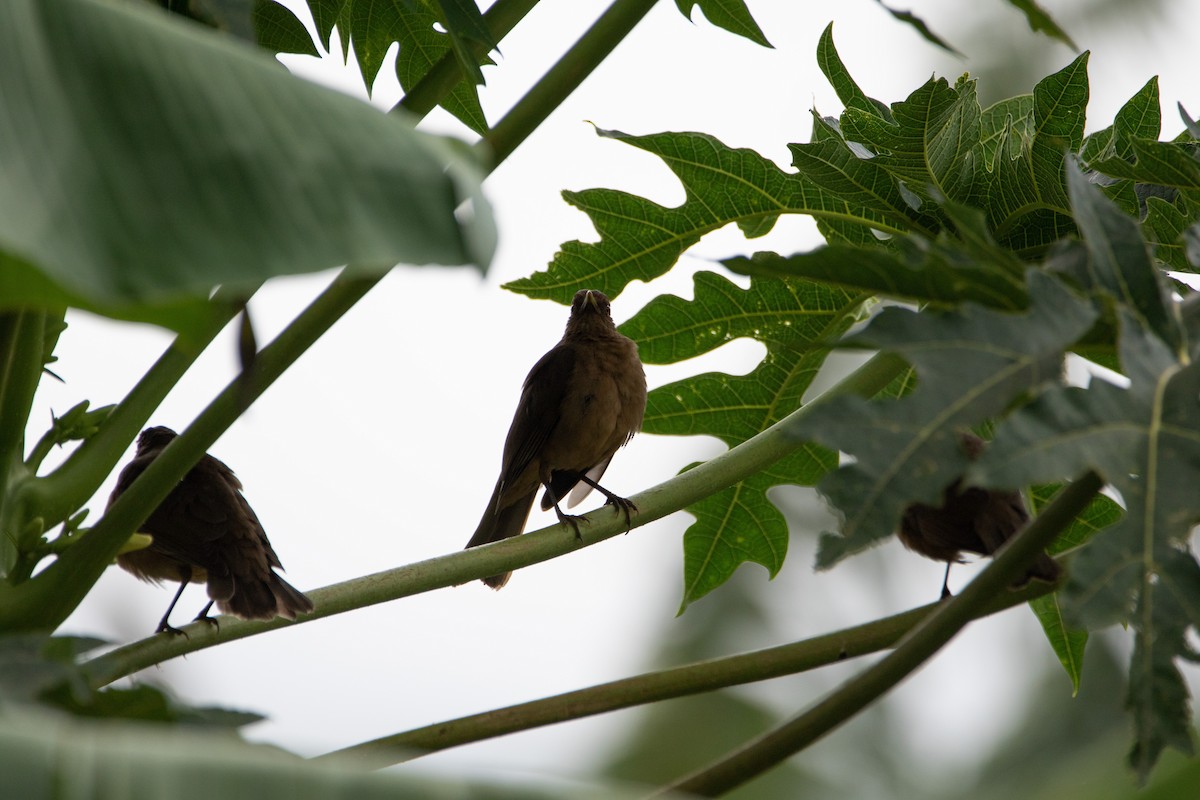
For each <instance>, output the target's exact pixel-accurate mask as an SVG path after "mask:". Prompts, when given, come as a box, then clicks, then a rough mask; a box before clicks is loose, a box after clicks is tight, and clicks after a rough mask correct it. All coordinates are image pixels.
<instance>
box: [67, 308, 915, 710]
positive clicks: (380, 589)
mask: <svg viewBox="0 0 1200 800" xmlns="http://www.w3.org/2000/svg"><path fill="white" fill-rule="evenodd" d="M285 333H286V331H285ZM281 337H282V334H281ZM263 352H264V354H265V353H266V351H265V350H264V351H263ZM259 358H260V361H261V360H262V358H263V355H260V356H259ZM906 368H907V365H906V364H905V363H904V362H903V361H902V360H901V359H899V358H897V357H896V356H894V355H890V354H883V353H880V354H877V355H876V356H874V357H873V358H871V359H870V360H869V361H868V362H867V363H866V364H864V365H863V366H861V367H859V368H858V369H857V370H855V371H854V372H853V373H852V374H850V375H849V376H847V377H846V378H845V379H843V380H842V381H840V382H839V383H837V384H836V385H834V386H832V387H830V389H829V390H827V391H826V392H825V393H824V394H822V395H821V396H820V397H818V398H817V399H815V400H813V401H812V402H811V403H809V404H808V405H806V406H804V407H803V408H801V409H798V410H797V411H795V412H793V413H792V414H790V415H789V416H787V417H785V418H784V419H782V420H780V421H779V422H778V423H776V424H775V425H773V426H771V427H770V428H768V429H767V430H765V431H763V432H762V433H760V434H758V435H757V436H755V437H753V438H751V439H748V440H747V441H745V442H743V443H742V444H740V445H738V446H737V447H734V448H732V449H731V450H729V451H727V452H725V453H722V454H721V455H719V456H717V457H716V458H713V459H711V460H710V461H707V462H705V463H704V464H701V465H700V466H698V467H696V468H695V469H691V470H688V471H687V472H684V473H683V474H681V475H677V476H675V477H674V478H672V479H670V480H668V481H666V482H664V483H662V484H659V485H658V486H655V487H653V488H651V489H648V490H646V491H645V492H642V493H640V494H638V495H635V496H634V497H633V498H631V499H632V500H634V501H635V502H636V503H637V506H638V509H639V510H638V514H637V515H636V517H635V518H634V527H640V526H642V525H646V524H647V523H650V522H653V521H654V520H656V519H660V518H661V517H665V516H667V515H668V514H673V513H674V512H676V511H678V510H680V509H682V508H685V507H687V506H689V505H691V504H692V503H695V502H696V501H698V500H700V499H702V498H704V497H707V496H709V495H710V494H712V493H713V492H716V491H719V490H720V489H724V488H725V487H728V486H732V485H734V484H735V483H737V482H739V481H741V480H743V479H744V478H746V477H747V476H750V475H753V474H755V473H757V472H760V471H761V470H763V469H765V468H766V467H767V466H769V465H771V464H773V463H775V462H776V461H778V460H779V459H781V458H783V457H784V456H786V455H788V454H790V453H792V452H793V451H795V450H796V449H798V448H800V447H803V446H805V442H804V441H802V440H800V439H797V438H796V437H794V436H792V435H790V434H789V433H788V430H787V429H788V427H789V426H790V425H791V424H792V423H793V422H794V421H795V420H797V419H800V418H802V417H803V416H804V415H805V414H807V413H808V411H807V409H809V408H811V407H813V406H815V405H819V404H820V403H822V402H825V401H827V400H828V399H830V398H833V397H838V396H840V395H844V394H859V395H862V396H865V397H870V396H872V395H874V394H876V393H877V392H878V391H879V390H880V389H882V388H883V387H885V386H887V385H888V383H890V382H891V381H892V379H893V378H895V377H896V376H897V375H899V374H900V373H901V372H902V371H903V370H904V369H906ZM205 413H206V414H207V413H208V412H207V411H206V412H205ZM202 416H203V415H202ZM199 421H200V420H197V423H199ZM185 435H186V434H185ZM183 438H184V437H182V436H181V437H180V440H182V439H183ZM214 438H215V437H214ZM177 441H179V440H177ZM167 452H170V451H167ZM166 457H167V453H164V454H163V456H161V457H160V458H159V459H158V461H162V460H163V459H165V458H166ZM197 457H198V456H197ZM155 463H156V464H157V463H158V462H157V461H156V462H155ZM151 469H153V467H151ZM149 474H150V469H147V470H146V472H145V475H149ZM180 474H182V473H180ZM142 480H146V478H145V477H144V476H143V477H142V478H141V479H139V482H140V481H142ZM135 485H136V484H135ZM132 491H133V490H132V489H130V492H132ZM126 494H129V492H126ZM124 497H125V495H122V498H124ZM116 509H117V505H116V504H114V505H113V508H112V510H113V511H115V510H116ZM106 516H107V515H106ZM587 516H588V517H589V519H592V520H593V521H592V524H590V525H588V526H586V527H583V528H582V531H583V542H582V543H581V542H579V541H578V540H576V538H575V536H574V535H573V534H572V533H571V532H570V531H567V530H565V529H564V528H563V527H562V526H561V525H558V524H554V525H551V526H549V527H547V528H543V529H541V530H539V531H534V532H532V533H527V534H525V535H524V536H517V537H514V538H512V539H506V540H504V541H502V542H496V543H495V544H490V545H486V546H484V547H475V548H471V549H470V550H464V551H461V552H456V553H451V554H450V555H444V556H438V557H437V558H431V559H427V560H425V561H418V562H416V563H413V564H408V565H406V566H403V567H397V568H396V569H391V570H387V571H385V572H378V573H375V574H373V575H366V576H363V577H361V578H355V579H354V580H350V581H346V582H344V583H339V584H335V585H333V586H328V587H325V588H323V589H317V590H314V591H312V592H308V596H309V597H310V598H311V599H312V601H313V604H314V605H315V606H316V608H315V609H314V611H313V612H312V613H311V614H306V615H305V616H303V617H301V618H300V619H298V620H296V621H294V622H293V621H291V620H286V619H283V618H276V619H274V620H271V621H265V622H264V621H259V620H240V619H236V618H233V617H221V623H220V627H219V628H213V627H212V626H209V625H205V624H203V623H196V624H193V625H190V626H187V627H186V628H185V629H184V630H186V631H187V633H188V636H187V637H186V638H185V637H182V636H151V637H150V638H148V639H143V640H141V641H138V642H133V643H131V644H128V645H125V646H124V647H120V648H117V649H116V650H113V651H111V652H109V653H106V654H105V655H103V656H100V657H98V658H96V659H94V660H92V661H91V662H89V664H88V671H89V674H90V679H91V682H92V683H93V685H95V686H104V685H106V684H108V683H111V682H112V681H114V680H116V679H118V678H121V677H124V676H126V675H130V674H132V673H134V672H137V671H138V670H140V669H144V668H146V667H148V666H150V665H152V664H157V663H160V662H162V661H165V660H167V659H170V658H174V657H176V656H181V655H186V654H187V653H192V652H196V651H197V650H203V649H205V648H208V647H212V646H213V645H216V644H220V643H221V642H227V641H233V640H235V639H241V638H244V637H246V636H251V635H254V634H257V633H262V632H264V631H269V630H276V629H278V628H284V627H288V626H290V625H300V624H304V623H307V622H311V621H313V620H317V619H322V618H324V617H328V616H332V615H334V614H341V613H344V612H346V611H352V610H354V609H358V608H365V607H366V606H370V605H375V604H377V603H385V602H388V601H390V600H397V599H399V598H401V597H408V596H411V595H414V594H421V593H423V592H428V591H432V590H434V589H442V588H445V587H447V586H456V585H458V584H461V583H466V582H468V581H471V580H477V579H479V578H482V577H484V576H487V575H497V574H499V573H502V572H508V571H510V570H514V569H519V568H521V567H527V566H529V565H530V564H537V563H540V562H542V561H548V560H549V559H552V558H555V557H557V556H561V555H563V554H565V553H569V552H572V551H574V550H576V549H578V548H579V547H580V546H586V545H592V544H596V543H597V542H601V541H604V540H605V539H610V538H612V537H614V536H617V535H619V534H622V533H624V532H625V525H624V520H623V519H622V518H620V517H619V516H618V515H616V514H613V513H612V512H611V511H610V510H608V509H607V508H601V509H599V510H598V511H594V512H592V513H591V514H589V515H587ZM97 527H99V526H97ZM94 531H95V529H93V532H94ZM72 549H74V548H72Z"/></svg>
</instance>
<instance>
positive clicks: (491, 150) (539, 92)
mask: <svg viewBox="0 0 1200 800" xmlns="http://www.w3.org/2000/svg"><path fill="white" fill-rule="evenodd" d="M655 2H656V0H614V2H613V4H612V5H611V6H609V7H608V10H607V11H605V12H604V13H603V14H602V15H601V16H600V18H599V19H598V20H596V22H595V24H593V25H592V27H590V28H588V30H587V32H585V33H584V34H583V36H581V37H579V41H577V42H575V44H574V45H572V46H571V49H570V50H568V51H567V52H566V53H565V54H563V57H562V58H560V59H559V60H558V62H557V63H555V65H554V66H553V67H551V68H550V69H549V71H548V72H547V73H546V74H545V75H543V76H542V78H541V80H539V81H538V82H537V83H536V84H534V86H533V88H531V89H530V90H529V91H528V92H527V93H526V94H525V96H524V97H522V98H521V99H520V100H519V101H517V104H516V105H515V106H513V107H512V109H511V110H510V111H509V112H508V113H507V114H505V115H504V117H503V119H501V120H500V121H499V122H497V123H496V124H495V125H494V126H492V129H491V130H490V131H488V133H487V135H486V136H484V138H483V140H482V141H481V142H480V143H479V146H480V147H481V148H482V149H484V150H485V151H486V152H487V154H488V156H487V157H488V159H489V160H490V164H491V167H492V168H493V169H495V167H496V165H498V164H499V163H500V162H502V161H504V159H506V158H508V157H509V156H510V155H512V152H513V151H514V150H516V149H517V147H519V146H520V144H521V142H523V141H525V139H526V138H527V137H528V136H529V134H531V133H533V132H534V131H535V130H537V128H538V126H539V125H541V124H542V123H543V122H545V120H546V117H548V116H550V114H551V113H552V112H553V111H554V110H555V109H556V108H558V107H559V106H560V105H562V102H563V101H564V100H566V99H567V97H568V96H569V95H570V94H571V92H573V91H575V89H577V88H578V87H579V84H581V83H583V81H584V79H585V78H587V76H588V75H591V74H592V71H593V70H594V69H595V68H596V67H597V66H599V64H600V62H601V61H603V60H604V59H605V58H607V57H608V54H609V53H611V52H612V51H613V49H614V48H615V47H616V46H617V45H618V44H620V43H621V42H622V41H623V40H624V39H625V37H626V36H628V35H629V32H630V31H632V30H633V28H634V26H636V25H637V24H638V22H640V21H641V19H642V17H644V16H646V14H647V13H649V11H650V9H651V8H653V7H654V3H655Z"/></svg>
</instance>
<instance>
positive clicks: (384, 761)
mask: <svg viewBox="0 0 1200 800" xmlns="http://www.w3.org/2000/svg"><path fill="white" fill-rule="evenodd" d="M1052 591H1054V587H1053V586H1050V585H1049V584H1045V583H1040V584H1030V585H1029V586H1027V587H1025V588H1024V589H1022V590H1021V591H1019V592H1002V593H1001V595H1000V596H999V597H997V598H996V599H995V602H994V603H992V604H991V605H989V606H988V607H986V608H984V609H982V610H980V612H979V616H981V617H982V616H986V615H989V614H993V613H996V612H998V611H1003V610H1004V609H1007V608H1011V607H1012V606H1015V605H1019V604H1021V603H1023V602H1026V601H1028V600H1032V599H1033V598H1035V597H1039V596H1041V595H1044V594H1049V593H1050V592H1052ZM937 607H938V604H937V603H932V604H930V605H927V606H922V607H920V608H914V609H912V610H910V611H905V612H903V613H901V614H895V615H893V616H890V617H886V618H884V619H879V620H875V621H874V622H869V623H866V624H865V625H858V626H856V627H853V628H846V629H845V630H841V631H836V632H834V633H829V634H825V635H824V636H818V637H815V638H812V639H806V640H804V641H799V642H793V643H791V644H785V645H781V646H779V647H770V648H767V649H764V650H756V651H754V652H750V653H740V654H738V655H735V656H727V657H724V658H716V659H712V660H709V661H702V662H699V663H695V664H688V665H686V666H682V667H673V668H671V669H664V670H659V671H657V672H649V673H646V674H643V675H636V676H634V677H631V678H624V679H622V680H617V681H612V682H610V683H603V684H600V685H598V686H591V687H588V688H586V689H578V690H576V691H572V692H566V693H564V694H559V695H555V696H553V697H547V698H543V699H541V700H534V701H532V702H528V703H520V704H518V705H513V706H508V707H506V708H500V709H496V710H494V711H487V712H484V713H482V714H472V715H471V716H467V717H460V718H458V719H453V720H447V721H446V722H439V723H437V724H434V725H427V726H425V727H422V728H415V729H413V730H411V731H405V732H404V733H398V734H396V735H394V736H385V737H382V738H379V739H375V740H372V741H369V742H363V743H362V744H358V745H354V746H353V747H347V748H345V749H343V750H338V751H336V752H333V753H328V754H326V755H324V756H320V757H319V758H318V760H323V759H340V758H346V759H352V760H353V763H354V764H356V765H358V766H361V767H365V768H367V769H378V768H381V767H386V766H391V765H392V764H397V763H399V762H401V761H407V760H409V759H411V758H415V757H417V756H420V755H424V754H426V753H430V752H436V751H438V750H444V749H446V748H449V747H457V746H458V745H463V744H469V743H471V742H478V741H481V740H484V739H490V738H493V737H496V736H503V735H505V734H509V733H515V732H518V731H524V730H530V729H532V728H538V727H541V726H543V725H552V724H555V723H558V722H567V721H569V720H574V719H581V718H583V717H589V716H593V715H595V714H602V713H605V712H608V711H616V710H618V709H622V708H629V707H631V706H637V705H645V704H647V703H654V702H658V701H660V700H670V699H672V698H676V697H686V696H688V695H694V694H701V693H703V692H711V691H715V690H717V689H724V688H727V687H729V686H738V685H741V684H745V683H753V682H756V681H763V680H768V679H770V678H778V677H782V676H784V675H794V674H796V673H799V672H805V671H808V670H811V669H816V668H817V667H823V666H827V665H829V664H834V663H838V662H841V661H845V660H846V659H849V658H856V657H858V656H863V655H867V654H870V653H876V652H879V651H880V650H884V649H887V648H889V647H892V646H893V645H895V643H896V642H897V641H898V640H899V639H900V638H901V637H902V636H904V635H905V634H906V633H908V632H909V631H910V630H912V628H913V627H914V626H916V625H917V624H918V623H920V622H921V621H922V620H924V619H925V618H926V617H927V616H928V615H929V614H930V613H932V612H933V611H934V610H935V609H936V608H937Z"/></svg>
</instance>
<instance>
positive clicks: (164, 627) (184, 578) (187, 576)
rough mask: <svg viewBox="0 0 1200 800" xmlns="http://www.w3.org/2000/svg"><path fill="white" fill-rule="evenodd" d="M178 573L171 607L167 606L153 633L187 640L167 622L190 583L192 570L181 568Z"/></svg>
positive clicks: (182, 633) (177, 629) (183, 634)
mask: <svg viewBox="0 0 1200 800" xmlns="http://www.w3.org/2000/svg"><path fill="white" fill-rule="evenodd" d="M179 572H180V580H179V591H177V592H175V596H174V597H172V598H171V605H169V606H167V613H165V614H163V616H162V619H160V620H159V621H158V627H157V628H155V629H154V632H155V633H169V634H171V635H172V636H183V638H185V639H186V638H187V634H186V633H184V632H183V631H181V630H179V628H174V627H172V626H171V625H170V624H168V622H167V620H168V619H170V618H171V612H172V611H173V610H174V609H175V604H176V603H178V602H179V597H180V595H182V594H183V590H184V589H185V588H186V587H187V585H188V581H190V580H191V579H192V568H191V567H182V568H181V569H180V570H179Z"/></svg>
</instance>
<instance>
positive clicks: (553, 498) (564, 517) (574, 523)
mask: <svg viewBox="0 0 1200 800" xmlns="http://www.w3.org/2000/svg"><path fill="white" fill-rule="evenodd" d="M589 482H590V481H589ZM543 485H544V486H545V487H546V495H547V496H548V497H549V498H550V502H551V503H552V504H553V505H554V513H555V514H557V515H558V521H559V522H561V523H562V524H563V525H566V526H567V527H569V528H571V529H572V530H573V531H575V538H576V539H582V538H583V534H581V533H580V532H579V523H580V522H590V520H588V519H587V518H586V517H577V516H575V515H574V514H565V513H563V510H562V509H561V508H559V507H558V496H557V495H555V494H554V489H553V487H551V486H550V481H548V480H547V481H545V482H544V483H543ZM606 494H607V492H606Z"/></svg>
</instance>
